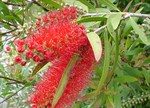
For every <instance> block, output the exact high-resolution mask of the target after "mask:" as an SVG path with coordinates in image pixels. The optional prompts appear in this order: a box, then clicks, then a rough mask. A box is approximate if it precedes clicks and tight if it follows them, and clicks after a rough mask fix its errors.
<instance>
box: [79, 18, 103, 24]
mask: <svg viewBox="0 0 150 108" xmlns="http://www.w3.org/2000/svg"><path fill="white" fill-rule="evenodd" d="M96 21H106V18H104V17H88V18H83V19H81V20H79V21H78V23H84V22H96Z"/></svg>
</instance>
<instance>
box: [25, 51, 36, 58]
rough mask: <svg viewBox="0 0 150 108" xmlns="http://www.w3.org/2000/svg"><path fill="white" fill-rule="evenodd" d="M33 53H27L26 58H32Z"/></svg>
mask: <svg viewBox="0 0 150 108" xmlns="http://www.w3.org/2000/svg"><path fill="white" fill-rule="evenodd" d="M33 55H34V54H33V52H32V51H28V52H26V57H27V58H32V57H33Z"/></svg>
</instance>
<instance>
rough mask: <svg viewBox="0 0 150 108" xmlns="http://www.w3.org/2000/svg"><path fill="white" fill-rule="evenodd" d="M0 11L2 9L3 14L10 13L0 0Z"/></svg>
mask: <svg viewBox="0 0 150 108" xmlns="http://www.w3.org/2000/svg"><path fill="white" fill-rule="evenodd" d="M0 11H2V12H3V14H4V15H9V14H10V12H9V9H8V7H7V6H6V5H5V4H4V3H3V2H2V1H1V0H0Z"/></svg>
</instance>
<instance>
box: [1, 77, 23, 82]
mask: <svg viewBox="0 0 150 108" xmlns="http://www.w3.org/2000/svg"><path fill="white" fill-rule="evenodd" d="M0 78H4V79H7V80H11V81H14V82H16V83H21V84H25V83H24V82H22V81H18V80H15V79H12V78H8V77H5V76H0Z"/></svg>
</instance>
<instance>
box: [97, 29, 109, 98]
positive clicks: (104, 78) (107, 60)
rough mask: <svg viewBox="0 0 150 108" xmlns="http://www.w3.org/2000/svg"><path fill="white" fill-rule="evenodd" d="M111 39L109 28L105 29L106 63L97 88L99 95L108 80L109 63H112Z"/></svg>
mask: <svg viewBox="0 0 150 108" xmlns="http://www.w3.org/2000/svg"><path fill="white" fill-rule="evenodd" d="M109 44H110V43H109V41H108V32H107V30H105V32H104V45H105V50H104V52H105V55H104V65H103V71H102V76H101V79H100V81H99V84H98V87H97V90H96V94H97V95H98V94H99V92H100V90H101V88H102V87H103V85H104V82H105V81H106V78H107V73H108V70H109V64H110V49H109Z"/></svg>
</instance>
